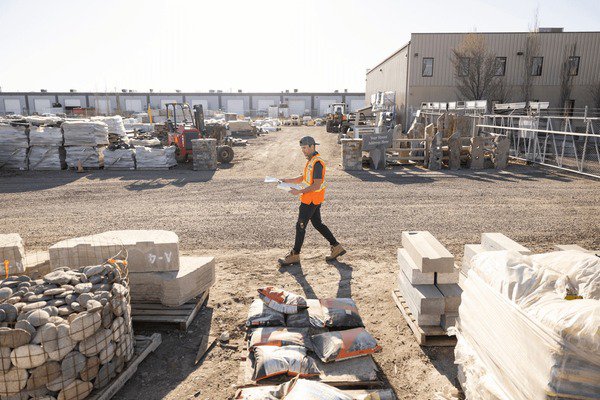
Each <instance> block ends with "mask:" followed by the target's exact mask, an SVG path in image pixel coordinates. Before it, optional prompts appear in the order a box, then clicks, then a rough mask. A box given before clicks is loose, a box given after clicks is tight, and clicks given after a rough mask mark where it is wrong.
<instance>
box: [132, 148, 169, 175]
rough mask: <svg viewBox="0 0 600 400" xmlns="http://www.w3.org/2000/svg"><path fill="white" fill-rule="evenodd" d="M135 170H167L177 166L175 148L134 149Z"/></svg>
mask: <svg viewBox="0 0 600 400" xmlns="http://www.w3.org/2000/svg"><path fill="white" fill-rule="evenodd" d="M135 157H136V161H137V169H149V170H153V169H169V168H171V167H174V166H176V165H177V159H176V158H175V146H168V147H144V146H136V147H135Z"/></svg>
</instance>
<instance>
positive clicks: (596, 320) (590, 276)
mask: <svg viewBox="0 0 600 400" xmlns="http://www.w3.org/2000/svg"><path fill="white" fill-rule="evenodd" d="M598 271H600V258H598V257H596V256H595V255H594V254H591V253H587V252H582V251H577V250H568V251H559V252H552V253H545V254H538V255H533V256H529V255H523V254H521V253H518V252H515V251H505V250H504V251H503V250H501V251H488V252H483V253H480V254H478V255H476V256H475V257H473V258H472V259H471V260H470V269H469V272H468V275H467V278H466V279H465V281H464V282H463V289H464V292H463V295H462V304H461V306H460V310H459V311H460V319H459V322H458V325H457V329H456V330H457V338H458V343H457V346H456V348H455V356H456V363H457V364H458V365H459V373H458V377H459V380H460V381H461V385H462V387H463V389H464V391H465V394H466V397H467V399H504V398H510V399H547V398H573V399H597V398H598V393H600V337H599V336H598V332H600V301H599V300H600V274H599V272H598Z"/></svg>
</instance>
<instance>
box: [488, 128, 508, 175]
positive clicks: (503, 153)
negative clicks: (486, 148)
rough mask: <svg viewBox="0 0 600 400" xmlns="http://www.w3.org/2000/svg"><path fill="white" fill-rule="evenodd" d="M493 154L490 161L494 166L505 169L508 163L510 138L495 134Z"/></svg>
mask: <svg viewBox="0 0 600 400" xmlns="http://www.w3.org/2000/svg"><path fill="white" fill-rule="evenodd" d="M494 144H495V148H494V154H493V156H492V162H493V163H494V168H496V169H505V168H506V166H507V165H508V151H509V150H510V140H509V139H508V137H506V136H497V137H496V138H495V139H494Z"/></svg>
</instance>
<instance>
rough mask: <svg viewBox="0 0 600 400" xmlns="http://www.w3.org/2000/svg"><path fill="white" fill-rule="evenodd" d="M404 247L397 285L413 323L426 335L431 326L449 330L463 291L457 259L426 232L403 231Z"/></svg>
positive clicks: (401, 251)
mask: <svg viewBox="0 0 600 400" xmlns="http://www.w3.org/2000/svg"><path fill="white" fill-rule="evenodd" d="M402 246H403V248H399V249H398V264H399V266H400V271H398V274H397V284H398V289H399V291H400V294H401V296H402V297H403V299H404V301H405V302H406V304H407V305H408V308H409V309H410V312H411V313H412V318H413V319H414V323H416V325H417V326H418V328H420V329H422V330H423V332H425V335H427V328H432V327H434V328H438V329H439V327H441V329H443V331H447V329H448V328H449V327H452V326H454V324H455V322H456V318H457V316H458V306H459V305H460V295H461V292H462V291H461V289H460V287H459V286H458V280H459V270H458V269H457V268H456V267H455V265H454V256H453V255H452V254H451V253H450V252H449V251H448V250H446V248H445V247H444V246H443V245H442V244H441V243H440V242H439V241H438V240H437V239H436V238H435V237H433V235H432V234H431V233H429V232H427V231H407V232H402ZM413 330H414V329H413ZM431 331H432V332H435V331H436V329H433V330H431ZM415 336H417V339H419V336H418V335H417V332H415ZM421 344H422V343H421Z"/></svg>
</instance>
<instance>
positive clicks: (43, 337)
mask: <svg viewBox="0 0 600 400" xmlns="http://www.w3.org/2000/svg"><path fill="white" fill-rule="evenodd" d="M57 337H58V330H57V329H56V325H54V324H53V323H50V322H48V323H47V324H45V325H42V326H40V327H39V328H38V329H37V333H36V334H35V336H34V337H33V339H32V340H31V343H33V344H41V345H42V346H43V345H44V343H46V342H49V341H51V340H56V338H57Z"/></svg>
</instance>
